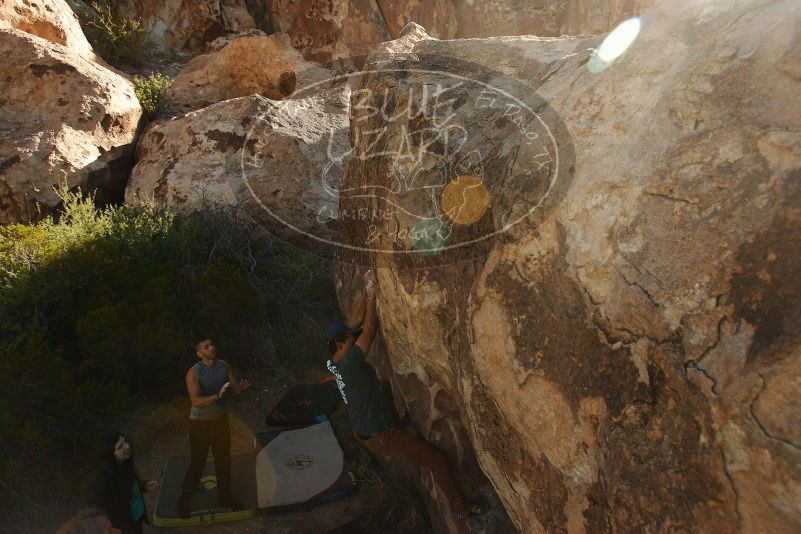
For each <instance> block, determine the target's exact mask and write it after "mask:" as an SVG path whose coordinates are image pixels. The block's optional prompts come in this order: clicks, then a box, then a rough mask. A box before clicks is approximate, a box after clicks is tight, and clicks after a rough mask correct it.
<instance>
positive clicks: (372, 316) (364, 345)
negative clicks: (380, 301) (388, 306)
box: [356, 291, 378, 356]
mask: <svg viewBox="0 0 801 534" xmlns="http://www.w3.org/2000/svg"><path fill="white" fill-rule="evenodd" d="M365 294H366V298H365V308H366V311H365V314H364V323H363V324H362V333H361V335H359V337H358V338H357V339H356V345H358V347H359V348H360V349H362V352H364V355H365V356H367V354H368V353H369V352H370V347H371V346H372V345H373V340H374V339H375V336H376V333H377V332H378V314H377V313H376V309H375V293H374V292H372V291H365Z"/></svg>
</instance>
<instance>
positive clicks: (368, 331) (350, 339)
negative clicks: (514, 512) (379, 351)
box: [326, 271, 485, 520]
mask: <svg viewBox="0 0 801 534" xmlns="http://www.w3.org/2000/svg"><path fill="white" fill-rule="evenodd" d="M364 280H365V289H364V291H363V292H362V294H361V296H360V298H359V300H358V301H357V304H356V306H355V308H354V310H353V312H352V313H351V316H350V318H349V320H348V322H347V323H334V324H332V325H331V326H330V327H329V328H328V330H327V331H326V338H327V339H328V346H329V351H330V354H331V356H330V359H329V360H328V362H327V366H328V370H329V371H331V373H333V374H334V376H336V380H337V385H338V386H339V391H340V393H341V395H342V400H343V401H344V402H345V405H346V406H347V410H348V415H349V416H350V421H351V424H352V425H353V429H354V432H355V433H356V436H357V438H358V439H359V440H360V441H361V442H362V443H363V444H364V445H365V446H366V447H367V448H368V449H369V450H370V451H372V452H373V453H375V454H382V455H384V456H388V457H390V458H397V459H400V460H405V461H407V462H411V463H414V464H417V465H421V466H423V467H425V468H427V469H430V470H431V473H432V474H433V476H434V481H435V482H436V484H437V486H438V487H439V489H440V490H441V491H442V492H443V493H444V494H445V496H446V497H447V499H448V502H449V503H450V506H451V508H452V509H453V510H454V512H455V514H456V518H457V519H459V520H461V519H465V518H466V517H468V516H474V515H479V514H482V513H484V512H485V509H484V506H483V505H481V504H474V503H471V502H469V501H468V500H467V499H466V498H465V496H464V494H463V493H462V491H461V489H460V488H459V486H458V485H457V483H456V480H455V479H454V476H453V473H452V472H451V470H450V468H449V467H448V462H447V460H446V459H445V456H444V455H443V454H442V452H440V451H439V450H437V449H436V448H435V447H433V446H432V445H431V444H429V443H427V442H425V441H423V440H421V439H420V438H418V437H417V436H415V435H414V434H412V433H411V432H409V431H407V430H405V429H404V428H402V427H401V426H399V425H398V424H396V423H395V422H394V420H393V410H392V406H391V405H390V401H389V398H388V396H387V395H385V394H384V392H382V388H381V382H380V381H379V379H378V376H377V375H376V372H375V369H373V367H372V366H371V365H370V364H369V363H367V361H366V359H365V358H366V357H367V355H368V354H369V352H370V347H371V345H372V344H373V340H374V339H375V337H376V333H377V332H378V315H377V313H376V290H375V280H374V278H373V275H372V272H371V271H368V272H367V274H365V276H364Z"/></svg>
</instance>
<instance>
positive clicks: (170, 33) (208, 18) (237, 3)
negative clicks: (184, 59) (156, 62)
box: [115, 0, 256, 55]
mask: <svg viewBox="0 0 801 534" xmlns="http://www.w3.org/2000/svg"><path fill="white" fill-rule="evenodd" d="M115 8H116V12H117V14H119V15H120V16H124V17H129V18H133V19H138V20H141V21H142V25H143V26H144V27H145V29H146V30H147V31H148V34H149V36H150V37H151V38H152V39H153V42H154V43H155V45H156V46H157V47H158V48H159V49H160V50H161V51H162V52H164V53H167V54H178V55H192V54H195V53H197V52H198V51H200V50H202V49H203V46H204V45H205V44H206V43H209V42H211V41H213V40H214V39H216V38H217V37H220V36H223V35H226V34H228V33H232V32H233V33H236V32H243V31H246V30H249V29H252V28H255V26H256V23H255V22H254V21H253V17H251V16H250V13H248V11H247V8H246V7H245V1H244V0H120V1H119V2H116V4H115Z"/></svg>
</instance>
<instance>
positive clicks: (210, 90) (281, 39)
mask: <svg viewBox="0 0 801 534" xmlns="http://www.w3.org/2000/svg"><path fill="white" fill-rule="evenodd" d="M330 76H331V73H330V72H329V71H328V70H326V69H325V68H323V67H320V66H318V65H316V64H314V63H309V62H306V61H305V60H304V59H303V56H301V55H300V53H299V52H298V51H297V50H295V49H294V48H292V46H291V45H290V43H289V38H288V37H287V36H286V35H285V34H281V33H276V34H273V35H265V34H264V32H262V31H261V30H251V31H250V32H248V33H245V34H234V35H231V36H226V37H219V38H217V39H215V40H214V41H212V42H211V43H210V44H209V45H208V47H207V50H206V51H205V53H203V54H201V55H198V56H195V57H194V58H192V60H191V61H190V62H189V63H187V65H186V66H185V67H184V68H183V69H182V70H181V71H180V72H179V73H178V75H177V76H176V77H175V79H174V80H173V84H172V88H171V91H170V95H169V96H168V101H169V104H170V105H171V106H172V107H176V108H184V109H198V108H202V107H204V106H208V105H210V104H214V103H217V102H220V101H222V100H228V99H231V98H236V97H240V96H249V95H254V94H256V95H262V96H265V97H267V98H270V99H273V100H282V99H284V98H286V97H288V96H290V95H291V94H292V93H293V92H294V91H295V89H296V88H300V87H303V86H306V85H309V84H313V83H315V82H317V81H320V80H321V79H325V78H328V77H330Z"/></svg>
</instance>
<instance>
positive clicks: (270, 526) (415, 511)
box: [134, 368, 427, 534]
mask: <svg viewBox="0 0 801 534" xmlns="http://www.w3.org/2000/svg"><path fill="white" fill-rule="evenodd" d="M323 374H325V372H324V371H323V370H322V368H321V369H320V370H316V371H310V372H309V373H308V375H307V376H305V377H303V379H304V380H305V381H312V380H314V379H315V378H318V377H319V376H322V375H323ZM251 380H252V381H253V386H252V387H251V388H250V389H249V390H248V391H247V392H245V393H243V394H242V395H240V396H239V398H237V399H236V400H235V401H234V402H233V403H232V406H231V407H230V409H229V417H230V420H231V453H232V454H247V453H251V452H252V448H253V435H254V433H257V432H261V431H264V430H267V426H266V425H265V424H264V418H265V416H266V415H267V412H268V411H269V409H270V408H271V407H272V406H273V405H274V404H275V403H276V402H277V401H278V400H279V399H280V398H281V397H282V396H283V395H284V394H285V393H286V391H287V390H288V389H289V387H290V386H292V385H293V384H294V383H297V382H298V381H297V380H293V379H292V378H289V377H288V376H285V377H283V378H282V377H275V376H269V375H267V374H264V375H261V376H255V377H251ZM188 413H189V401H188V399H186V398H176V399H174V400H173V401H171V402H168V403H164V404H161V405H153V406H150V407H143V410H142V413H141V414H138V416H137V418H136V419H137V421H138V423H137V425H136V428H135V431H134V437H135V443H136V451H135V457H136V464H137V469H138V470H139V475H140V476H141V477H142V478H144V479H147V480H150V479H155V480H159V479H160V478H161V475H162V473H163V471H164V468H165V465H166V463H167V460H168V458H170V457H171V456H188V454H189V440H188V434H187V432H188V425H187V414H188ZM331 421H332V424H333V425H334V428H335V431H336V434H337V437H338V438H339V440H340V443H341V445H342V447H343V450H344V452H345V457H346V462H347V464H348V466H349V468H350V469H351V471H352V472H354V474H355V476H356V480H357V483H358V484H359V486H360V487H359V489H358V490H357V492H356V493H355V494H353V495H352V496H349V497H347V498H345V499H342V500H340V501H337V502H333V503H328V504H321V505H318V506H315V507H313V508H310V509H306V510H303V511H300V512H283V513H276V514H260V515H257V516H256V517H254V518H252V519H249V520H245V521H237V522H227V523H220V524H216V525H208V526H199V527H183V528H172V529H169V530H171V531H175V532H176V534H178V533H180V534H195V533H197V534H201V533H202V534H217V533H223V532H225V533H235V534H247V533H255V532H270V533H272V534H285V533H286V534H289V533H293V534H294V533H298V534H322V533H327V532H331V531H335V530H336V529H338V528H339V529H342V530H341V531H342V532H354V531H362V530H361V529H365V530H363V531H365V532H369V531H374V530H373V528H376V526H377V525H381V524H385V523H386V522H387V521H390V522H391V524H387V525H386V527H388V529H384V530H389V531H406V532H415V533H417V532H425V531H426V530H427V526H426V521H425V517H424V515H425V514H424V511H423V509H422V501H420V502H414V498H413V497H412V498H411V499H410V498H409V497H408V494H409V493H410V492H412V491H413V490H411V488H408V487H403V484H402V483H401V482H399V481H397V480H388V476H389V475H388V474H386V475H384V474H380V471H381V468H380V466H379V465H378V463H377V462H375V461H374V460H373V459H372V458H371V457H370V456H369V454H368V453H367V452H366V450H365V449H364V448H363V447H362V446H361V445H360V444H358V443H357V441H356V440H355V438H353V435H352V430H351V427H350V423H349V422H348V418H347V415H346V413H345V411H344V408H343V407H342V406H341V405H340V407H339V408H338V409H337V411H336V412H335V414H334V416H332V418H331ZM398 491H399V492H400V494H401V495H400V498H399V499H396V498H393V497H394V495H393V494H395V493H398ZM376 492H380V493H381V495H378V496H377V495H376ZM146 502H147V505H148V511H149V512H150V515H151V517H152V513H153V510H155V506H156V498H155V495H146ZM382 507H384V508H388V509H386V510H381V508H382ZM404 508H408V510H404ZM404 522H407V523H408V527H409V528H412V530H407V529H406V528H404V527H403V523H404ZM358 525H362V526H361V527H359V526H358ZM367 529H369V530H367ZM163 530H164V529H160V528H156V527H153V526H149V527H146V529H145V532H146V533H150V534H153V533H155V532H157V531H159V532H163ZM337 532H339V531H338V530H337Z"/></svg>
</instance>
